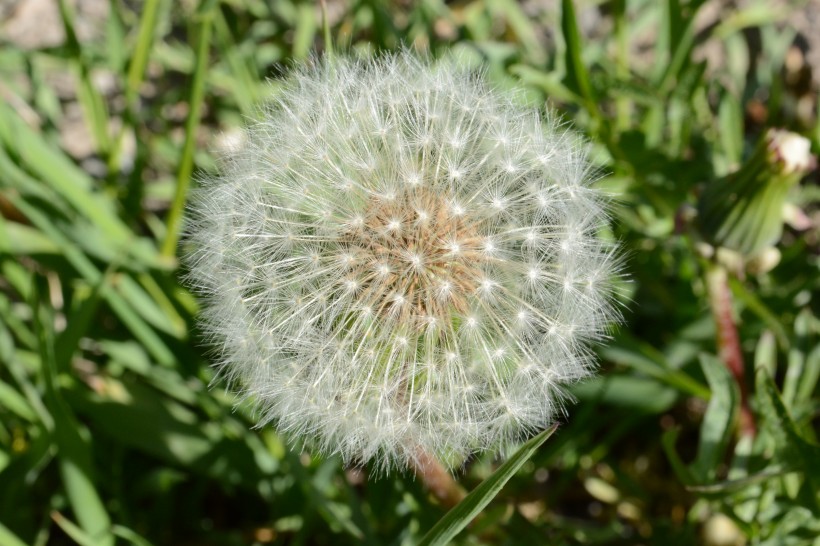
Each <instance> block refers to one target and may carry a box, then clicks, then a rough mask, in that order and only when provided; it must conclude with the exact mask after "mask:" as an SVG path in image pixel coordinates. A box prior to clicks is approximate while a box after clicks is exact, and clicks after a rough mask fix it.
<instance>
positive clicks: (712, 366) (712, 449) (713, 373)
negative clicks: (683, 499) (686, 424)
mask: <svg viewBox="0 0 820 546" xmlns="http://www.w3.org/2000/svg"><path fill="white" fill-rule="evenodd" d="M700 365H701V368H703V373H704V375H705V376H706V379H707V381H708V382H709V386H710V387H711V389H712V397H711V398H710V399H709V406H708V407H707V408H706V414H705V415H704V416H703V423H702V424H701V427H700V442H699V443H698V451H697V455H696V456H695V460H694V462H693V463H692V466H691V470H692V474H694V476H695V477H696V478H698V480H699V481H701V482H706V481H710V480H713V479H714V477H715V472H716V470H717V466H718V465H719V464H720V462H721V461H722V460H723V456H724V454H725V453H726V448H727V446H728V444H729V440H730V439H731V437H732V428H733V427H734V424H735V418H736V416H737V410H738V403H739V398H740V396H739V394H738V391H737V386H736V385H735V382H734V380H733V379H732V375H731V374H730V373H729V370H728V369H727V368H726V366H725V365H724V364H723V362H721V361H720V359H718V358H717V357H715V356H712V355H706V354H704V355H701V356H700Z"/></svg>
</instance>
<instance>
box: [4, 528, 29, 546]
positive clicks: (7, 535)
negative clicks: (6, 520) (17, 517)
mask: <svg viewBox="0 0 820 546" xmlns="http://www.w3.org/2000/svg"><path fill="white" fill-rule="evenodd" d="M0 544H5V546H26V543H25V542H23V541H22V540H20V538H19V537H18V536H17V535H15V534H14V533H12V532H11V530H10V529H9V528H8V527H6V526H5V525H3V524H2V523H0Z"/></svg>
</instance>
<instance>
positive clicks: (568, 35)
mask: <svg viewBox="0 0 820 546" xmlns="http://www.w3.org/2000/svg"><path fill="white" fill-rule="evenodd" d="M561 32H562V33H563V35H564V43H565V47H566V51H564V56H565V57H566V59H565V63H566V67H567V81H566V85H567V87H569V88H570V89H572V90H573V91H574V92H575V93H577V94H578V95H580V96H581V97H583V98H584V99H585V100H586V101H587V102H588V103H589V104H590V105H592V106H593V109H592V110H590V112H593V111H594V112H597V107H596V106H594V103H595V96H594V95H593V92H592V85H591V84H590V83H589V74H588V72H587V68H586V66H585V65H584V60H583V59H582V58H581V49H582V45H581V33H580V32H579V31H578V20H577V19H576V17H575V7H574V6H573V3H572V0H562V1H561Z"/></svg>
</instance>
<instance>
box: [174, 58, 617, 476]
mask: <svg viewBox="0 0 820 546" xmlns="http://www.w3.org/2000/svg"><path fill="white" fill-rule="evenodd" d="M590 171H591V169H590V166H589V163H588V162H587V159H586V155H585V153H584V150H583V146H582V145H581V144H579V142H578V140H577V139H576V138H575V137H573V135H571V134H569V133H567V132H566V131H565V130H563V129H562V128H560V127H559V126H558V125H556V123H555V122H553V121H552V120H550V119H547V120H546V121H544V120H543V119H542V117H541V113H539V112H538V111H535V110H531V109H526V108H522V107H520V106H517V105H515V104H514V103H513V102H512V100H511V99H510V98H509V97H507V96H506V95H504V94H502V93H501V92H499V91H496V90H494V89H492V88H491V87H490V86H489V85H488V84H487V83H486V82H485V81H484V79H483V77H482V76H477V75H475V74H473V73H470V72H468V71H466V70H464V69H460V68H457V67H456V66H455V65H452V64H447V63H443V64H439V65H433V64H432V63H431V62H429V61H426V60H419V59H418V58H415V57H413V56H412V55H410V54H408V53H402V54H398V55H395V56H389V57H383V58H380V59H378V60H349V59H338V60H336V61H334V62H333V63H332V64H328V63H325V62H316V63H315V64H313V65H311V66H309V67H305V68H302V69H299V70H297V71H296V73H294V74H293V75H291V76H290V77H289V78H288V79H286V80H285V81H284V82H283V89H282V91H281V93H279V94H278V95H277V98H276V99H275V100H273V101H272V102H271V103H270V104H269V105H268V107H267V108H266V109H265V111H264V115H263V116H262V117H261V119H259V120H258V121H257V122H256V123H255V124H253V125H252V126H251V127H250V128H249V129H248V135H247V138H246V139H245V140H244V145H243V147H241V148H239V149H237V150H234V151H233V152H232V153H231V155H230V156H229V157H225V158H224V160H223V164H222V168H221V173H222V174H221V175H220V176H218V177H215V178H212V179H208V180H204V181H203V184H202V187H201V189H200V190H199V191H198V193H197V195H196V199H195V201H194V203H193V205H192V208H191V214H190V221H189V228H188V242H189V243H190V246H191V248H193V250H192V252H191V253H190V255H189V257H188V264H189V267H190V275H189V278H190V280H191V282H192V283H193V284H194V285H195V287H196V288H198V289H199V291H200V292H201V294H202V295H203V297H204V301H205V306H204V309H205V310H204V313H203V315H204V316H203V323H204V327H205V329H206V331H207V333H208V334H209V335H210V337H211V339H212V341H213V342H214V343H215V344H216V345H217V347H218V349H219V350H218V355H219V356H218V365H219V367H220V369H221V371H222V373H223V374H224V375H225V376H226V377H228V378H229V379H230V380H233V381H234V382H235V384H236V385H239V386H240V387H241V390H242V393H243V394H244V395H246V396H248V397H250V398H251V399H252V400H253V401H254V402H255V403H256V404H257V405H258V407H259V409H260V412H261V416H262V418H261V422H262V423H267V422H274V423H275V424H276V425H277V426H278V428H279V429H280V430H281V431H283V432H285V433H288V434H291V435H292V436H293V437H299V438H303V439H305V440H306V441H308V443H310V444H313V445H314V446H315V447H316V448H318V449H319V450H320V451H322V452H324V453H338V454H340V455H341V456H342V458H343V459H344V460H345V461H348V462H357V463H363V462H366V461H368V460H373V461H374V462H375V463H376V465H377V467H379V468H381V469H383V470H389V469H390V468H396V467H404V466H406V465H408V464H410V463H412V462H414V461H417V460H418V459H419V457H421V456H422V455H424V456H429V455H432V456H434V457H437V458H439V459H440V460H442V461H443V462H444V463H445V464H447V465H451V466H454V465H457V464H460V463H461V462H462V461H463V460H464V459H465V458H466V457H468V456H469V455H470V454H473V453H476V452H479V451H485V450H492V451H498V450H502V449H504V448H505V447H506V446H507V445H508V444H509V443H511V442H517V441H520V440H521V439H523V438H525V437H526V436H528V435H529V434H531V433H533V432H534V431H537V430H538V429H541V428H544V427H546V426H548V425H549V424H550V422H551V420H552V419H553V416H554V414H555V412H557V411H560V409H561V407H562V402H563V400H564V394H563V390H562V388H563V386H565V385H566V384H567V383H569V382H573V381H576V380H578V379H579V378H582V377H584V376H586V375H588V374H589V373H590V369H591V367H592V366H593V364H594V363H593V360H592V358H591V356H590V353H589V350H588V349H587V344H588V343H589V342H590V341H594V340H598V339H600V338H601V337H603V335H604V332H605V328H606V326H607V324H608V323H609V322H610V321H612V320H613V319H615V318H616V316H615V315H616V313H615V312H614V311H613V308H612V305H611V289H610V284H609V282H608V280H609V279H611V278H612V276H613V275H614V274H616V273H617V271H616V270H617V260H616V259H615V258H614V257H613V256H614V252H613V248H611V246H610V245H608V244H607V243H604V242H602V241H601V240H600V239H599V238H598V235H597V232H598V231H599V229H600V228H601V227H602V226H603V224H604V223H605V221H606V217H605V214H604V211H603V205H602V199H601V197H600V196H599V195H598V194H597V193H596V192H595V191H593V190H592V189H590V187H589V183H590V178H591V175H590Z"/></svg>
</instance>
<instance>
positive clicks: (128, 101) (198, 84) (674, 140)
mask: <svg viewBox="0 0 820 546" xmlns="http://www.w3.org/2000/svg"><path fill="white" fill-rule="evenodd" d="M327 11H328V16H329V21H330V24H331V31H332V34H333V36H334V39H335V41H336V42H337V44H338V45H337V50H342V51H348V52H351V53H352V54H361V55H367V54H375V53H378V52H380V51H391V50H395V49H396V48H399V47H408V48H412V49H417V50H419V51H425V52H430V53H431V54H432V55H434V56H437V57H439V56H444V55H457V56H458V58H459V59H460V62H464V63H471V64H473V65H474V66H476V67H477V68H478V67H485V68H486V70H487V71H488V72H489V74H490V76H491V77H492V79H493V81H494V82H495V83H496V84H497V85H498V86H500V87H513V86H515V87H521V86H523V88H524V89H525V90H526V92H525V93H524V94H523V95H522V100H526V101H529V102H531V103H532V104H536V105H542V104H544V103H546V104H547V105H548V106H550V107H552V108H556V109H557V111H558V112H559V113H560V114H559V115H561V116H564V117H565V118H566V120H567V121H568V122H570V123H572V124H573V125H574V126H575V128H577V129H578V130H580V131H582V132H584V133H585V134H587V135H588V138H589V139H590V142H591V146H592V147H593V155H594V158H595V161H596V163H597V164H598V165H599V167H600V173H601V179H600V181H599V182H598V185H599V186H600V187H602V188H604V189H605V190H606V191H607V192H609V193H610V194H612V196H613V206H612V230H613V231H612V233H613V235H612V236H613V237H616V238H618V239H619V240H621V241H623V244H624V248H625V254H626V256H627V261H626V262H625V263H626V265H625V273H626V274H627V276H628V280H626V281H623V285H624V286H623V290H622V292H623V293H624V295H625V296H624V314H625V323H624V325H623V326H622V327H620V328H619V329H618V330H617V331H615V332H614V334H613V337H614V339H613V341H612V343H611V344H609V345H607V346H606V347H601V348H600V349H599V352H600V355H601V373H600V375H599V377H598V378H597V379H594V380H592V381H588V382H586V383H583V384H581V385H578V386H577V387H575V388H574V389H573V392H574V394H575V396H576V397H577V403H576V404H574V405H571V406H570V407H568V408H567V412H566V415H564V416H563V418H562V422H563V425H562V426H561V428H560V430H559V432H558V433H557V434H556V435H555V436H554V437H553V438H552V439H550V440H549V441H548V442H547V444H546V445H545V446H544V447H543V448H542V449H541V450H539V452H538V453H537V454H536V455H535V456H534V457H533V458H532V459H531V460H530V461H529V462H528V463H526V464H525V465H524V467H523V468H522V470H521V471H520V472H519V473H518V474H517V475H516V476H515V477H514V478H513V479H512V480H511V481H510V482H509V483H508V485H507V487H506V488H505V489H504V490H503V491H502V492H501V494H500V495H499V496H498V497H497V498H496V499H495V500H494V501H493V502H492V503H491V504H490V505H489V507H488V508H487V509H486V510H485V512H484V513H483V514H482V516H481V517H480V518H479V519H478V520H477V521H476V522H474V524H473V525H471V526H470V527H469V528H468V529H467V530H466V531H465V532H463V533H461V534H460V535H459V537H458V538H457V542H458V543H460V544H510V545H516V544H662V545H664V546H672V545H675V544H715V545H717V544H725V545H731V544H738V545H739V544H760V545H763V544H766V545H772V546H775V545H792V544H794V545H798V544H815V545H817V544H820V540H818V539H817V538H816V537H818V536H819V535H820V496H818V492H820V447H818V444H817V436H818V430H819V428H820V427H818V424H819V423H820V418H819V417H820V397H818V387H817V383H818V377H819V376H820V345H818V344H817V340H818V333H820V321H818V318H817V314H818V312H820V308H819V307H818V287H819V286H820V276H819V275H818V266H819V265H820V262H819V261H818V256H819V251H820V227H818V225H820V212H818V206H817V202H818V197H820V192H819V191H818V189H817V182H818V174H817V172H816V171H815V172H814V173H813V174H811V175H810V176H808V177H807V178H806V179H805V180H804V181H803V182H802V184H801V185H800V186H798V187H797V188H795V190H794V191H793V192H792V193H791V194H790V202H791V206H790V208H789V215H788V219H789V225H787V227H786V230H785V232H784V235H783V237H782V240H781V241H780V243H779V245H778V248H779V250H780V253H781V257H780V260H779V263H778V264H777V265H776V266H775V267H774V268H770V270H769V271H766V272H761V270H758V272H757V273H754V272H749V273H748V274H746V275H741V276H739V277H732V279H731V280H730V287H731V293H732V295H733V299H734V306H735V316H736V321H737V325H738V328H739V333H740V340H741V347H742V350H743V356H744V357H745V361H746V372H747V373H746V377H747V385H746V386H745V387H746V389H747V390H748V391H749V392H750V393H751V394H750V395H749V396H750V405H751V408H752V412H753V415H754V419H755V425H756V427H757V434H756V435H755V436H752V435H749V434H745V435H744V434H739V433H738V428H737V418H736V417H737V413H738V406H739V394H738V392H739V389H738V387H737V385H736V384H735V383H734V382H733V380H732V378H731V376H730V375H729V373H728V372H727V371H726V368H725V367H724V366H723V364H722V363H721V362H720V360H719V359H718V358H717V357H716V356H714V355H716V354H718V351H717V348H716V344H715V336H716V331H715V322H714V320H713V318H712V316H711V314H710V306H709V300H708V294H707V290H706V285H705V282H704V268H705V267H706V266H705V262H704V259H703V258H702V257H701V255H700V254H699V253H698V252H697V248H696V242H697V241H696V240H695V238H694V237H693V236H692V235H691V230H689V229H688V228H687V227H686V225H685V224H686V217H687V216H686V211H687V210H688V208H687V207H691V206H692V205H694V204H695V202H696V200H697V195H698V192H699V191H700V188H701V187H702V186H703V185H704V184H708V183H710V182H714V181H716V180H717V179H718V178H719V177H721V176H723V175H725V174H727V173H730V172H732V171H734V170H736V169H737V168H738V166H739V165H740V164H741V162H742V161H743V158H744V157H745V154H747V152H748V151H749V150H750V149H751V148H752V146H753V145H754V143H755V142H756V141H757V139H758V137H759V136H760V135H761V133H762V132H763V130H764V129H765V128H767V127H784V128H788V129H790V130H793V131H796V132H799V133H801V134H803V135H804V136H807V137H808V138H810V139H811V140H812V149H813V152H814V153H815V154H816V153H817V152H818V150H819V149H820V124H818V120H817V106H818V98H817V97H818V94H817V89H818V83H819V82H820V62H818V57H820V44H818V35H817V28H818V26H817V25H818V24H820V5H818V2H816V1H805V0H804V1H786V0H782V1H781V0H768V1H762V0H760V1H755V0H749V1H737V2H718V1H709V2H704V1H702V0H688V1H687V0H662V1H655V0H612V1H577V2H570V1H569V0H564V1H563V2H559V1H557V0H526V1H523V2H516V1H514V0H457V1H454V2H445V1H443V0H419V1H411V0H328V7H327ZM323 48H324V46H323V41H322V38H321V16H320V11H319V8H318V6H317V5H315V4H314V2H311V1H304V2H303V1H297V0H276V1H270V2H266V1H263V0H221V1H216V0H214V1H205V2H196V1H194V0H185V1H180V2H175V1H170V0H145V1H144V2H137V1H130V0H110V1H108V0H73V1H70V0H60V1H59V2H58V1H57V0H53V1H36V0H4V1H2V2H0V544H2V545H8V546H18V545H24V544H33V545H44V544H73V543H78V544H84V545H86V544H88V545H90V544H106V545H110V544H115V543H116V544H136V545H146V544H156V545H161V544H174V545H185V544H209V545H210V544H214V545H223V544H224V545H233V544H237V545H238V544H268V543H272V544H397V545H398V544H412V543H413V542H414V541H415V540H417V539H418V538H419V537H420V536H422V535H423V534H424V533H425V532H426V531H427V530H428V529H429V528H430V527H431V526H432V525H433V524H434V523H435V522H436V521H437V520H438V519H439V518H440V517H441V516H442V514H443V513H444V512H445V511H446V510H445V508H443V507H442V506H440V505H438V504H437V502H436V501H435V500H434V499H433V498H432V497H431V496H430V495H429V494H428V493H427V492H426V491H425V490H424V488H423V487H422V486H421V484H420V483H419V482H418V481H415V480H414V479H413V477H412V476H411V475H395V476H390V477H388V478H386V479H380V480H373V479H370V478H369V477H368V473H367V469H344V468H342V466H341V465H340V463H339V462H338V461H336V460H333V459H330V460H321V459H318V458H312V457H311V456H310V454H309V453H300V450H299V448H298V446H295V449H290V448H289V447H288V444H287V443H286V441H284V440H283V439H282V438H281V437H280V436H278V435H277V434H276V432H275V431H274V430H273V429H271V428H264V429H254V428H252V425H253V422H254V418H253V415H251V414H250V412H249V410H248V409H247V408H246V407H244V406H235V400H234V399H233V398H232V397H231V395H230V394H226V393H225V392H224V388H223V385H222V384H221V383H220V382H216V383H215V384H213V385H211V386H210V387H209V385H210V384H211V382H212V379H213V375H214V373H213V370H212V369H211V368H210V367H209V364H208V359H207V347H205V346H204V345H203V342H202V340H201V339H200V338H199V337H198V334H197V329H196V326H195V316H196V313H197V303H196V299H195V298H194V297H193V296H192V294H191V293H190V292H189V291H188V290H187V288H185V287H184V286H183V285H182V284H181V283H180V281H179V270H178V263H177V261H176V258H175V255H176V250H177V244H176V243H177V239H178V233H179V227H180V224H179V213H180V212H181V211H182V206H183V204H184V199H185V196H186V192H187V187H188V183H189V181H190V180H191V175H192V173H194V182H193V183H194V184H195V173H196V172H210V171H212V170H213V169H214V165H215V158H216V157H218V156H219V154H226V153H227V154H229V153H230V150H231V149H232V147H233V146H236V143H237V142H238V140H239V139H241V138H242V136H241V127H242V125H243V123H244V122H245V120H246V119H248V118H252V117H253V116H254V115H255V113H256V112H257V104H258V103H259V101H261V100H264V99H265V97H268V96H270V95H271V94H272V93H275V92H276V81H277V78H280V77H281V76H282V75H283V74H286V73H287V71H288V69H289V66H292V64H293V63H294V62H300V61H303V60H305V59H307V58H309V57H310V56H311V55H312V54H314V52H321V51H322V50H323ZM770 265H771V264H770ZM764 269H765V268H764ZM755 370H757V371H755ZM497 464H498V462H497V461H493V460H492V459H491V458H488V457H480V458H478V459H477V460H474V461H472V462H471V463H470V464H468V465H467V467H466V468H465V469H464V472H463V474H462V475H461V476H460V477H459V479H460V481H461V483H462V484H464V486H465V487H467V488H472V487H474V486H475V485H476V484H478V483H479V482H480V481H481V480H482V479H484V478H486V477H487V476H488V475H489V474H490V472H491V471H492V470H493V468H495V467H496V466H497Z"/></svg>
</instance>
